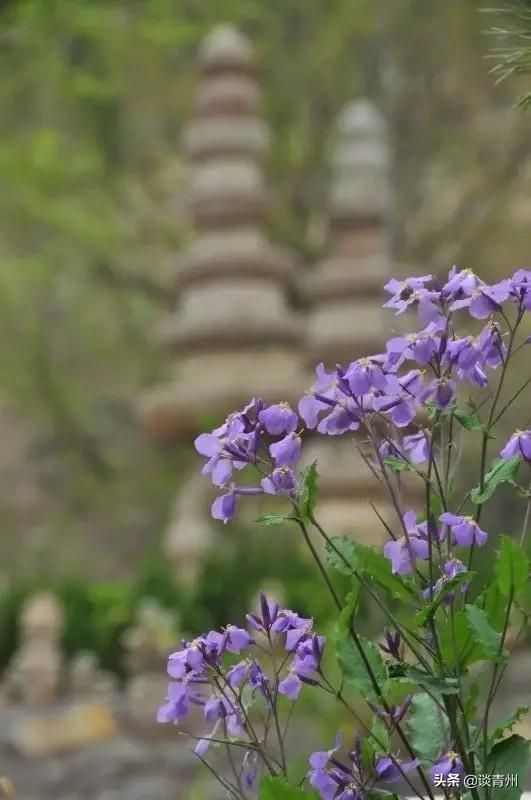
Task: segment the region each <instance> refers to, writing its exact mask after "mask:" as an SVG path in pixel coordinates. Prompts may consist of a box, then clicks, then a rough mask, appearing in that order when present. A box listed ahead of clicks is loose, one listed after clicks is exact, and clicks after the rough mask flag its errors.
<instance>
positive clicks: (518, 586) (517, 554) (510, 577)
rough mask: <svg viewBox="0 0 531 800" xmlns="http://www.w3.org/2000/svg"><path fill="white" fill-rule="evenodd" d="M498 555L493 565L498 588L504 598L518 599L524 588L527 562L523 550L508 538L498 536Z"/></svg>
mask: <svg viewBox="0 0 531 800" xmlns="http://www.w3.org/2000/svg"><path fill="white" fill-rule="evenodd" d="M499 539H500V543H501V547H500V553H499V555H498V558H497V559H496V563H495V564H494V573H495V575H496V582H497V584H498V588H499V590H500V592H501V593H502V595H503V596H504V597H509V596H510V595H511V594H512V595H513V597H519V596H520V595H521V594H522V592H523V590H524V589H525V588H526V585H527V580H528V576H529V560H528V558H527V556H526V554H525V553H524V551H523V549H522V548H521V547H519V546H518V544H517V543H516V542H515V541H514V539H511V538H510V537H509V536H500V537H499Z"/></svg>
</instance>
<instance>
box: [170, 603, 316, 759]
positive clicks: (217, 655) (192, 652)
mask: <svg viewBox="0 0 531 800" xmlns="http://www.w3.org/2000/svg"><path fill="white" fill-rule="evenodd" d="M247 622H248V623H249V630H246V629H244V628H239V627H237V626H235V625H228V626H227V627H226V628H224V629H223V630H222V631H210V632H209V633H206V634H204V635H202V636H199V637H197V638H196V639H194V640H193V641H191V642H187V641H183V643H182V647H181V649H180V650H177V651H176V652H174V653H172V654H171V655H170V656H169V658H168V675H169V676H170V678H172V682H171V683H170V685H169V687H168V694H167V698H166V702H165V703H164V705H162V706H161V708H160V709H159V711H158V715H157V720H158V722H161V723H174V724H180V723H181V722H182V721H183V720H184V719H185V718H186V717H187V716H188V715H189V713H190V711H191V709H192V707H193V706H196V707H201V708H202V709H203V716H204V719H205V721H206V722H208V723H211V724H214V728H213V730H212V731H211V733H210V734H208V736H205V737H204V738H202V739H201V740H200V741H199V743H198V745H197V747H196V752H197V753H198V754H199V755H204V754H205V753H206V751H207V749H208V745H209V743H210V742H211V741H212V740H215V739H216V738H217V737H218V732H219V730H220V729H221V735H222V736H229V737H239V738H244V737H245V734H246V733H248V724H247V717H246V710H245V705H244V703H243V701H242V697H243V693H244V691H247V690H249V691H250V692H251V694H253V695H254V694H256V693H258V694H259V695H261V697H262V698H263V700H264V701H265V703H266V706H267V707H268V708H270V709H271V708H274V707H275V706H276V703H277V699H278V695H284V696H286V697H287V698H289V699H290V700H296V699H297V697H298V696H299V693H300V690H301V688H302V686H303V684H309V685H317V684H318V683H319V680H318V676H319V670H320V665H321V658H322V655H323V651H324V646H325V638H324V637H323V636H319V635H318V634H316V633H314V631H313V620H312V619H309V618H305V617H300V616H299V615H298V614H297V613H295V612H294V611H291V610H290V609H286V608H280V606H279V605H278V603H275V602H273V601H271V600H268V599H267V597H266V596H265V595H264V594H263V593H262V594H261V595H260V613H251V614H248V615H247ZM260 641H261V642H262V644H260ZM278 649H280V651H283V653H284V656H283V658H282V659H281V660H280V663H281V666H280V667H279V668H278V669H277V668H276V667H275V663H276V662H275V660H274V659H271V658H270V659H269V660H270V662H271V663H270V665H269V666H270V669H269V670H267V669H266V667H265V666H264V665H263V664H262V663H261V662H260V660H259V658H258V656H259V655H260V654H261V653H264V652H265V654H266V655H271V654H274V653H275V652H276V651H277V650H278ZM244 653H245V658H244V659H242V660H240V661H236V663H234V661H235V659H234V658H233V656H240V655H242V654H244ZM231 656H232V658H231Z"/></svg>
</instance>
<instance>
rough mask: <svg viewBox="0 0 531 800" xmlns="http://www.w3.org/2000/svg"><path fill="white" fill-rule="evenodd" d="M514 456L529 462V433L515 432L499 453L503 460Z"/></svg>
mask: <svg viewBox="0 0 531 800" xmlns="http://www.w3.org/2000/svg"><path fill="white" fill-rule="evenodd" d="M515 456H520V457H521V458H524V459H525V460H526V461H530V462H531V431H520V430H517V431H515V432H514V433H513V435H512V436H511V438H510V439H509V441H508V442H507V444H506V445H505V447H504V448H503V450H502V451H501V453H500V458H503V459H505V460H507V459H509V458H514V457H515Z"/></svg>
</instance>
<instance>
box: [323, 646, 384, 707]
mask: <svg viewBox="0 0 531 800" xmlns="http://www.w3.org/2000/svg"><path fill="white" fill-rule="evenodd" d="M359 641H360V644H361V647H362V649H363V652H364V654H365V658H366V660H367V662H368V664H369V666H370V668H371V671H372V673H373V675H374V677H375V678H376V681H377V682H378V685H379V686H381V687H383V686H384V685H385V683H386V682H387V679H388V677H389V675H388V671H387V666H386V664H385V662H384V660H383V658H382V656H381V654H380V651H379V649H378V647H377V646H376V645H375V644H374V642H371V641H370V640H369V639H365V638H364V637H363V636H360V637H359ZM336 653H337V659H338V661H339V665H340V667H341V670H342V672H343V675H344V677H345V681H346V683H347V685H348V686H349V687H350V688H351V689H354V690H355V691H357V692H359V694H361V695H362V696H363V697H366V698H369V699H371V700H376V699H377V696H376V693H375V690H374V686H373V684H372V681H371V679H370V677H369V673H368V672H367V669H366V667H365V663H364V661H363V658H362V656H361V655H360V653H359V650H358V648H357V647H356V645H355V644H354V642H353V640H352V638H351V637H350V636H345V635H341V634H339V635H338V639H337V643H336Z"/></svg>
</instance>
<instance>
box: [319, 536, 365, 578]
mask: <svg viewBox="0 0 531 800" xmlns="http://www.w3.org/2000/svg"><path fill="white" fill-rule="evenodd" d="M330 542H331V543H332V545H333V546H331V545H330V544H328V543H327V545H326V560H327V561H328V563H329V564H330V566H331V567H334V569H336V570H337V571H338V572H341V573H342V574H343V575H352V573H353V572H355V570H357V568H358V566H359V557H358V555H357V550H356V543H355V542H354V541H352V539H349V538H348V536H332V538H331V539H330Z"/></svg>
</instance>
